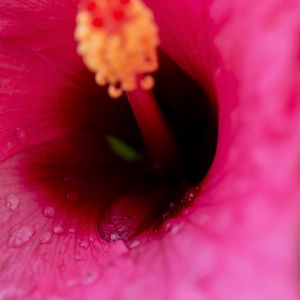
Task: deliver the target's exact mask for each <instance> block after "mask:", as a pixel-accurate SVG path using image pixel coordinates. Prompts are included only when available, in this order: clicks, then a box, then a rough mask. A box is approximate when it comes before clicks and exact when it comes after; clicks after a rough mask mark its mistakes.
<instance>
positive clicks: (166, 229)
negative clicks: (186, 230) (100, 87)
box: [163, 222, 172, 232]
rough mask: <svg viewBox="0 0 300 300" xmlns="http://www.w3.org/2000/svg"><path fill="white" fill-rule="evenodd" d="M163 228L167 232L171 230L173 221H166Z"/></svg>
mask: <svg viewBox="0 0 300 300" xmlns="http://www.w3.org/2000/svg"><path fill="white" fill-rule="evenodd" d="M163 228H164V231H166V232H168V231H170V230H171V228H172V223H171V222H167V223H165V224H164V226H163Z"/></svg>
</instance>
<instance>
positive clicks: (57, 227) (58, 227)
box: [53, 225, 64, 234]
mask: <svg viewBox="0 0 300 300" xmlns="http://www.w3.org/2000/svg"><path fill="white" fill-rule="evenodd" d="M63 231H64V228H63V227H62V226H61V225H54V226H53V233H55V234H61V233H63Z"/></svg>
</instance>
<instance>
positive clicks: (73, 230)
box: [68, 227, 76, 234]
mask: <svg viewBox="0 0 300 300" xmlns="http://www.w3.org/2000/svg"><path fill="white" fill-rule="evenodd" d="M68 231H69V233H71V234H74V233H75V232H76V229H75V228H74V227H70V228H69V229H68Z"/></svg>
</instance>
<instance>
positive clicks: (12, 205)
mask: <svg viewBox="0 0 300 300" xmlns="http://www.w3.org/2000/svg"><path fill="white" fill-rule="evenodd" d="M18 206H19V198H18V197H17V196H15V195H9V196H8V197H7V198H6V207H7V208H9V209H10V210H15V209H17V208H18Z"/></svg>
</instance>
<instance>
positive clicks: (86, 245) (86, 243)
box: [79, 241, 90, 249]
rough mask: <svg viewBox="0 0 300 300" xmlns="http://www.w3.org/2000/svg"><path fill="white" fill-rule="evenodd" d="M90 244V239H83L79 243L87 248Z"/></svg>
mask: <svg viewBox="0 0 300 300" xmlns="http://www.w3.org/2000/svg"><path fill="white" fill-rule="evenodd" d="M89 245H90V242H89V241H81V242H80V243H79V246H80V247H81V248H83V249H87V248H88V247H89Z"/></svg>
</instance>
